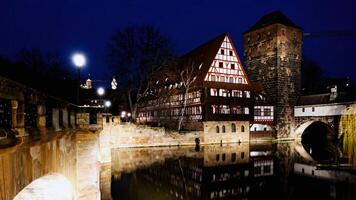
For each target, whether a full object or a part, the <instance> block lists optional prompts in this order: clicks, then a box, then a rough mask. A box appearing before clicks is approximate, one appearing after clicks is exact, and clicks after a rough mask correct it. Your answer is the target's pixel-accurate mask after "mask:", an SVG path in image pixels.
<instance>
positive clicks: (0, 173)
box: [0, 134, 77, 200]
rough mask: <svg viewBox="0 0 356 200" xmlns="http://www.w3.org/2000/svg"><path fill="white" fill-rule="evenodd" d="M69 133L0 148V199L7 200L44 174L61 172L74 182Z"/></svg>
mask: <svg viewBox="0 0 356 200" xmlns="http://www.w3.org/2000/svg"><path fill="white" fill-rule="evenodd" d="M74 139H75V137H74V135H73V134H58V135H56V136H55V137H53V138H51V139H49V140H48V138H47V140H43V141H38V142H31V143H27V142H26V141H25V138H23V140H24V141H22V142H21V144H20V145H17V146H15V147H12V148H7V149H3V150H0V199H1V200H10V199H13V198H14V196H15V195H16V194H17V193H19V192H20V191H21V190H22V189H23V188H24V187H25V186H27V185H28V184H29V183H31V182H32V181H33V180H35V179H37V178H40V177H41V176H44V175H45V174H47V173H51V172H58V173H60V174H63V175H65V176H66V177H67V178H68V179H69V180H70V182H71V183H72V184H73V186H75V185H76V181H77V177H76V166H77V160H76V145H75V142H74Z"/></svg>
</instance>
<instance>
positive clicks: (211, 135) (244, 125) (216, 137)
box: [203, 121, 250, 143]
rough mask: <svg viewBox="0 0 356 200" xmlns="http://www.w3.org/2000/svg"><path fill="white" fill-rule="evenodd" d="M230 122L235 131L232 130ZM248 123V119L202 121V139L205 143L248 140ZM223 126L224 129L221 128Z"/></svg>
mask: <svg viewBox="0 0 356 200" xmlns="http://www.w3.org/2000/svg"><path fill="white" fill-rule="evenodd" d="M232 124H235V128H236V132H233V130H232ZM249 125H250V123H249V122H248V121H208V122H204V134H203V141H204V142H205V143H231V142H248V141H249V139H250V130H249V128H250V127H249ZM217 127H219V128H217ZM224 127H225V131H224V130H223V129H224ZM217 129H219V131H217ZM242 129H244V130H242Z"/></svg>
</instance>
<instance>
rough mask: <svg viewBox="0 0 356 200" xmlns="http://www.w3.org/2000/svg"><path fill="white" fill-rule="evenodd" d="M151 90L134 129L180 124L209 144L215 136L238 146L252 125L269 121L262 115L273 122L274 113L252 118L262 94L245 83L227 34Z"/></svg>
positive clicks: (173, 65)
mask: <svg viewBox="0 0 356 200" xmlns="http://www.w3.org/2000/svg"><path fill="white" fill-rule="evenodd" d="M150 85H151V86H150V90H149V92H148V94H147V95H146V98H144V100H143V101H141V102H140V105H139V108H138V115H137V119H136V120H137V122H138V123H144V124H153V125H162V126H166V127H169V128H174V129H176V128H177V127H178V124H179V121H180V120H182V129H183V130H197V131H204V136H205V137H210V136H211V138H210V139H209V140H214V139H213V138H214V136H215V135H216V133H231V134H221V137H219V141H220V140H221V139H223V137H224V135H226V136H227V137H228V138H229V139H228V138H226V139H227V140H234V141H237V140H248V137H249V130H250V128H251V127H250V125H252V124H253V123H254V121H256V120H257V121H260V122H262V123H263V122H265V121H269V120H270V119H269V118H268V117H267V115H268V116H272V121H273V107H272V108H271V109H270V110H268V109H267V108H266V109H265V110H264V111H263V113H264V114H265V115H261V116H259V117H257V116H256V117H254V111H255V110H258V109H259V107H258V108H255V98H256V97H257V96H256V95H257V94H259V93H260V92H261V91H262V89H263V88H262V85H261V84H258V83H254V82H251V81H250V80H249V78H248V76H247V74H246V72H245V69H244V67H243V65H242V63H241V61H240V58H239V56H238V54H237V51H236V49H235V46H234V44H233V42H232V39H231V37H230V35H229V33H224V34H222V35H219V36H218V37H216V38H214V39H212V40H210V41H209V42H207V43H205V44H203V45H201V46H199V47H197V48H196V49H194V50H192V51H191V52H189V53H187V54H185V55H183V56H181V57H180V58H178V59H177V60H175V61H172V62H170V63H168V64H167V66H164V67H162V68H161V69H160V71H159V72H157V73H156V74H155V76H154V78H153V79H152V80H151V81H150ZM262 100H263V99H262ZM262 116H264V117H262ZM231 135H233V136H236V137H231Z"/></svg>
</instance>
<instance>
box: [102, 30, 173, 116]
mask: <svg viewBox="0 0 356 200" xmlns="http://www.w3.org/2000/svg"><path fill="white" fill-rule="evenodd" d="M172 52H173V51H172V49H171V45H170V42H169V40H168V38H167V37H165V36H164V35H163V34H162V33H161V32H160V31H159V30H158V29H157V28H156V27H154V26H152V25H140V26H128V27H126V28H124V29H122V30H119V31H118V32H116V33H115V34H114V35H113V36H112V38H111V40H110V42H109V45H108V63H109V65H110V66H111V67H112V69H113V72H114V73H115V74H116V75H117V76H118V77H120V78H119V80H120V84H121V85H124V88H125V90H126V95H127V99H128V103H129V107H130V110H131V113H132V118H133V119H134V120H135V118H136V111H137V106H138V102H139V101H140V100H141V99H142V98H143V97H144V96H147V94H148V92H150V88H151V82H152V81H151V80H150V79H151V77H152V74H153V73H155V72H156V71H157V70H158V69H159V68H160V66H161V65H162V63H163V62H164V61H165V60H167V59H168V58H170V57H171V56H172V54H173V53H172Z"/></svg>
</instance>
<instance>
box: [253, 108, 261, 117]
mask: <svg viewBox="0 0 356 200" xmlns="http://www.w3.org/2000/svg"><path fill="white" fill-rule="evenodd" d="M261 115H262V112H261V108H255V116H261Z"/></svg>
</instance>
